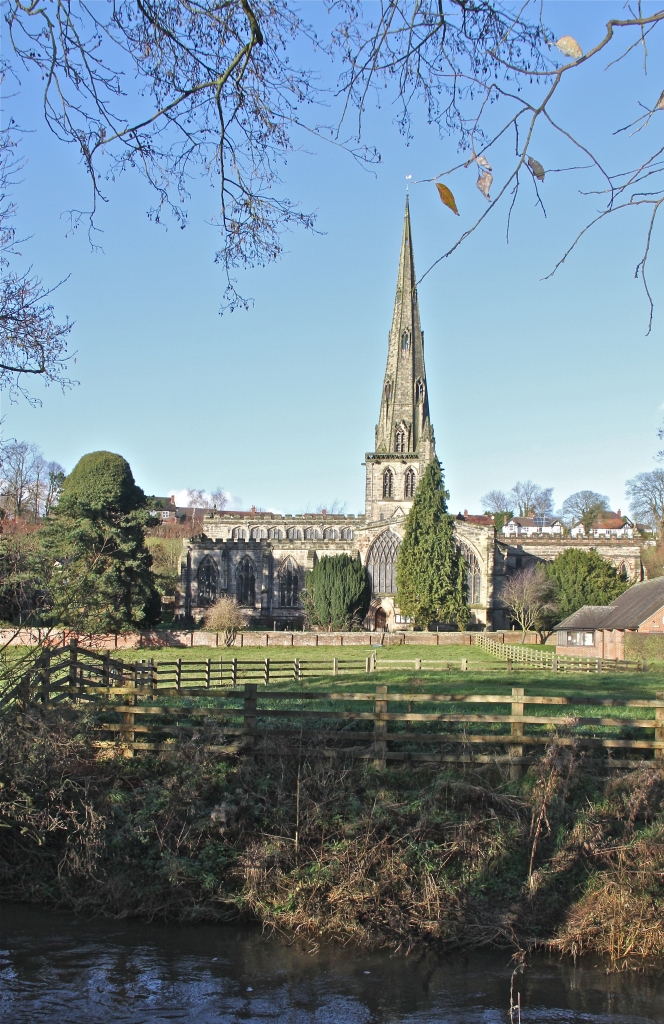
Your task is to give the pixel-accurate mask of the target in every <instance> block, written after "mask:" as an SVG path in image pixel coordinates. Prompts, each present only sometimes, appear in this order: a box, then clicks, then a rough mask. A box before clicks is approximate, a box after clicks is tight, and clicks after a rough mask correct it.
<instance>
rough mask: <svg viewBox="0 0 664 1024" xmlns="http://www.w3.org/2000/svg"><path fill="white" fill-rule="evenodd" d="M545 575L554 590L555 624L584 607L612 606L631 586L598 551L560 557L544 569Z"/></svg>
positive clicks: (575, 552)
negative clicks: (593, 605)
mask: <svg viewBox="0 0 664 1024" xmlns="http://www.w3.org/2000/svg"><path fill="white" fill-rule="evenodd" d="M544 572H545V573H546V576H547V579H548V580H550V582H551V584H552V586H553V600H554V603H555V606H556V612H555V614H554V615H553V618H552V621H553V622H554V624H555V621H556V620H557V621H558V622H560V621H561V619H566V618H567V616H568V615H571V614H572V612H575V611H578V609H579V608H582V607H583V605H584V604H595V605H607V604H611V602H612V601H614V600H615V598H616V597H619V596H620V595H621V594H622V593H623V592H624V591H625V590H627V588H628V586H629V581H628V580H627V579H625V577H624V576H622V575H621V574H620V573H619V572H618V570H617V569H616V568H615V567H614V566H613V565H610V564H609V563H608V562H607V561H605V560H604V559H603V558H602V556H601V555H598V553H597V552H596V551H579V549H578V548H570V550H569V551H564V552H563V553H562V554H561V555H558V557H557V558H556V559H554V561H553V562H549V563H548V564H547V565H546V566H545V567H544Z"/></svg>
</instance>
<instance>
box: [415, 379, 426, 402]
mask: <svg viewBox="0 0 664 1024" xmlns="http://www.w3.org/2000/svg"><path fill="white" fill-rule="evenodd" d="M415 401H416V402H423V401H424V381H423V380H421V379H420V380H418V381H417V383H416V384H415Z"/></svg>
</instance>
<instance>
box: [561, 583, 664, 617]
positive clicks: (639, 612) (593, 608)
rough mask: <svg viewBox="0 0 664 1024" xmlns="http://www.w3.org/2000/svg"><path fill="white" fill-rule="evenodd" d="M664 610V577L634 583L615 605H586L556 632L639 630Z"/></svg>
mask: <svg viewBox="0 0 664 1024" xmlns="http://www.w3.org/2000/svg"><path fill="white" fill-rule="evenodd" d="M662 607H664V576H657V577H656V578H655V579H654V580H644V582H643V583H635V584H634V586H633V587H630V588H629V590H626V591H625V593H624V594H621V595H620V597H617V598H616V599H615V601H614V602H613V603H612V604H609V605H606V607H604V608H602V607H599V606H598V605H585V606H584V607H583V608H579V610H578V611H577V612H573V613H572V615H568V616H567V618H566V619H563V621H562V622H560V623H559V624H558V626H557V627H556V629H638V627H639V626H640V625H642V624H643V623H644V622H645V621H646V619H649V618H650V616H651V615H654V613H655V612H656V611H659V609H660V608H662Z"/></svg>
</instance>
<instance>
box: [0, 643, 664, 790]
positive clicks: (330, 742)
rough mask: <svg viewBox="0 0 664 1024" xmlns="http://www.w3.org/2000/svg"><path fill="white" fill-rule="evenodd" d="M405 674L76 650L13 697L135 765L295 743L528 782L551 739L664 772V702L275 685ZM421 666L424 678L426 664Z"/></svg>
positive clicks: (517, 691) (62, 654) (362, 666)
mask: <svg viewBox="0 0 664 1024" xmlns="http://www.w3.org/2000/svg"><path fill="white" fill-rule="evenodd" d="M533 653H535V652H533ZM464 660H465V659H464ZM395 664H398V663H395V662H394V661H392V659H389V660H386V661H385V662H383V663H382V665H381V664H378V665H377V664H376V659H375V657H374V656H373V655H372V656H370V657H369V658H367V659H362V660H361V661H360V660H357V661H355V662H350V661H347V662H343V661H342V660H341V659H337V658H335V659H334V660H333V664H332V671H331V672H330V667H329V666H328V665H327V664H325V663H321V662H316V663H310V664H307V663H306V662H304V661H301V660H300V659H294V660H293V661H288V662H286V661H282V662H278V661H276V660H274V659H262V660H261V661H247V662H243V661H238V659H237V658H232V659H228V660H227V661H222V660H221V659H219V660H214V661H213V660H211V659H209V658H208V659H205V660H204V661H201V662H198V663H193V662H188V663H187V662H183V661H182V660H181V659H178V660H177V661H175V662H168V663H162V664H159V665H157V664H156V662H155V661H154V659H150V660H142V661H137V662H133V663H128V662H123V661H120V660H117V659H113V658H111V657H110V655H109V652H107V651H105V652H103V653H99V652H95V651H87V650H84V649H82V648H80V647H79V646H78V645H77V644H76V643H72V644H70V645H67V647H64V648H56V649H55V650H51V651H45V652H43V653H42V655H41V656H40V659H39V662H38V665H37V668H36V670H35V672H34V676H33V678H32V680H31V681H26V680H25V679H24V680H23V681H22V682H21V683H20V684H18V685H17V687H16V688H15V690H14V691H13V696H14V699H15V700H20V701H22V702H23V703H38V702H41V703H42V704H43V705H45V706H57V705H58V704H60V703H62V702H66V706H72V705H73V706H74V707H77V706H81V705H83V704H84V703H85V704H86V705H87V708H88V709H89V710H91V711H92V712H93V716H94V721H95V726H94V727H95V729H96V731H97V734H98V737H99V739H98V742H99V744H100V746H108V745H109V744H111V745H112V744H115V745H117V746H118V747H119V748H120V749H121V750H122V752H123V753H125V754H126V755H127V756H133V755H135V754H138V753H141V752H146V753H164V752H168V751H172V750H173V749H174V748H176V747H177V746H178V745H179V744H182V743H194V744H197V745H200V746H202V747H204V748H206V749H208V750H211V751H218V752H219V753H220V754H232V753H239V752H241V751H244V752H249V751H251V750H252V749H253V750H258V749H259V748H260V746H261V745H264V744H266V743H268V744H269V743H270V742H272V743H275V742H279V743H283V742H284V741H285V742H286V744H288V743H290V745H291V749H292V745H293V743H299V744H300V745H301V744H302V743H307V744H308V745H309V746H310V747H311V746H313V748H314V749H315V750H317V751H319V752H321V753H324V754H326V755H328V756H337V755H345V756H349V757H351V758H356V759H363V760H370V761H373V762H374V763H375V764H377V765H378V766H381V767H382V766H385V765H386V764H387V763H389V762H408V761H412V762H430V763H448V762H449V763H506V764H508V765H509V766H510V774H511V775H512V776H513V777H518V775H519V774H520V772H521V771H522V770H523V767H524V766H526V765H528V764H530V763H532V762H533V761H534V760H535V759H536V757H537V753H538V751H539V752H541V751H542V749H543V748H544V747H545V746H546V745H548V744H550V743H551V742H552V741H553V742H556V743H558V744H562V745H572V744H573V745H578V746H579V747H581V748H584V749H587V750H589V751H595V752H598V751H603V752H604V754H605V755H608V763H609V764H611V765H613V766H615V767H619V766H631V765H633V764H637V763H641V760H639V761H634V760H629V759H628V758H629V757H632V758H633V757H634V755H636V756H638V757H639V759H642V758H643V757H644V755H646V754H647V755H648V756H649V757H653V758H654V759H655V761H656V762H657V763H659V762H660V761H661V762H662V765H663V766H664V693H660V694H657V696H656V697H655V698H654V699H637V698H634V697H630V696H624V697H620V698H616V697H609V696H601V695H595V694H592V695H590V696H573V697H565V696H550V695H544V694H540V693H538V694H528V693H526V691H525V688H524V687H518V686H512V687H510V688H509V689H508V688H507V687H506V688H505V690H504V692H502V693H493V694H477V693H464V692H449V693H444V694H441V693H423V692H421V691H419V692H410V690H409V691H408V692H397V691H395V690H389V689H388V686H387V685H385V684H378V685H376V686H374V687H373V688H371V689H365V690H362V691H346V690H342V691H333V690H327V689H326V690H313V689H311V690H303V689H301V688H300V687H298V688H297V689H282V690H279V689H277V688H276V687H274V685H273V684H275V683H278V682H280V681H281V682H282V683H283V682H288V683H292V682H294V683H296V684H300V683H301V682H302V681H304V680H305V679H307V678H308V679H313V678H315V676H321V675H323V676H328V677H329V676H330V675H332V676H333V677H335V676H338V675H340V674H343V673H349V672H351V671H352V672H357V673H366V674H372V673H373V672H375V671H380V668H392V666H393V665H395ZM408 664H409V665H412V664H413V661H410V662H409V663H408ZM415 664H416V668H417V669H419V670H423V666H424V664H425V663H424V662H423V661H422V660H421V659H417V661H416V662H415ZM445 664H446V663H445V662H443V663H440V662H439V663H438V665H439V667H441V665H445ZM541 667H544V666H543V665H542V666H541ZM547 667H549V670H550V666H547ZM579 669H580V670H581V671H585V669H584V668H583V666H579V668H578V669H577V671H579ZM558 670H559V671H560V668H559V669H558ZM240 677H242V678H243V680H244V683H242V682H240ZM406 685H407V684H406ZM9 697H11V694H10V695H9ZM192 697H200V698H205V697H207V698H208V706H192V703H191V698H192ZM161 698H168V700H167V702H166V703H163V701H162V700H161ZM7 699H8V697H7V695H6V696H5V698H3V703H5V704H6V703H7ZM478 705H479V706H480V707H478ZM607 708H614V709H616V711H615V712H614V713H613V714H610V713H609V712H607V711H606V710H605V709H607ZM637 714H638V715H640V716H641V717H637ZM616 754H621V755H624V756H622V757H615V755H616Z"/></svg>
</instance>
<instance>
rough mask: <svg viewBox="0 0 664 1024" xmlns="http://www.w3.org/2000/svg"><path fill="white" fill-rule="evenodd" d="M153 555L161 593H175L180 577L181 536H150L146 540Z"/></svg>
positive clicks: (158, 587)
mask: <svg viewBox="0 0 664 1024" xmlns="http://www.w3.org/2000/svg"><path fill="white" fill-rule="evenodd" d="M145 543H146V545H147V548H148V551H149V552H150V554H151V555H152V571H153V573H154V576H155V583H156V586H157V590H158V591H159V593H160V594H164V595H167V594H168V595H171V594H174V593H175V591H176V589H177V585H178V580H179V579H180V556H181V555H182V538H181V537H154V536H148V537H147V538H146V541H145Z"/></svg>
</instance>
